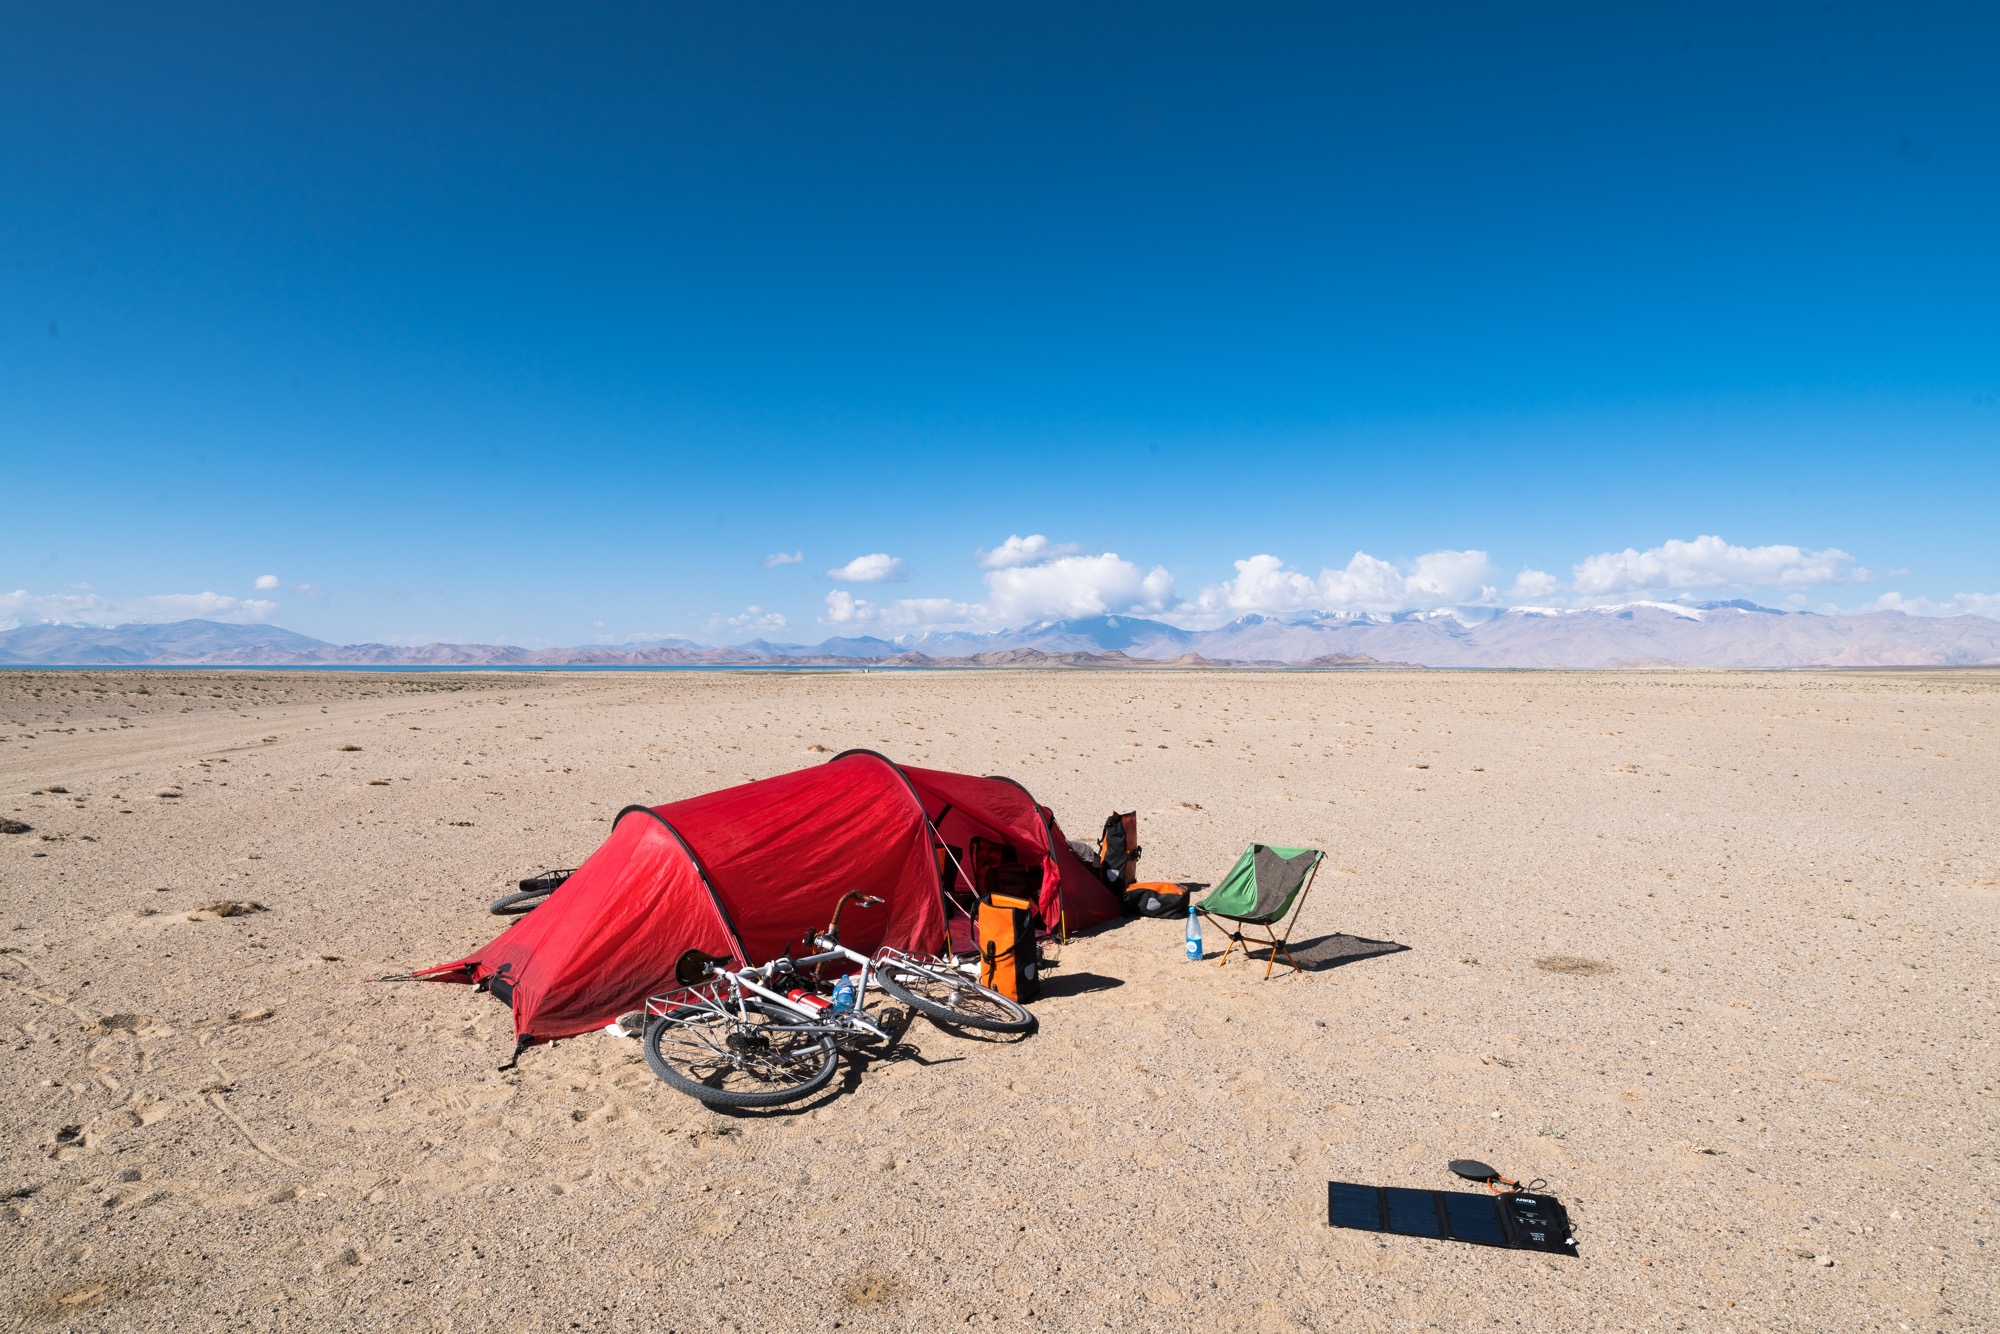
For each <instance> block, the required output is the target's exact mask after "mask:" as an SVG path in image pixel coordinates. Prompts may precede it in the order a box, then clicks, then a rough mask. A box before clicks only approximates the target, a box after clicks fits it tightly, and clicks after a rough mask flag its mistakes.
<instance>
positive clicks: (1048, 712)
mask: <svg viewBox="0 0 2000 1334" xmlns="http://www.w3.org/2000/svg"><path fill="white" fill-rule="evenodd" d="M849 747H868V748H872V749H876V750H879V751H882V752H884V753H886V754H888V755H890V756H892V757H894V758H898V759H905V760H908V761H910V762H912V763H919V764H924V765H930V766H935V767H941V768H951V769H963V770H969V771H973V772H979V773H1004V774H1008V775H1011V776H1013V777H1015V778H1018V779H1020V780H1021V781H1022V782H1024V783H1025V784H1026V785H1027V786H1028V787H1029V788H1031V789H1032V790H1033V791H1034V792H1035V793H1036V795H1037V796H1038V797H1039V798H1040V799H1041V800H1042V801H1043V802H1045V803H1047V804H1048V805H1050V806H1051V807H1053V808H1054V810H1055V812H1056V815H1057V817H1058V819H1059V820H1061V821H1062V822H1063V825H1064V827H1065V830H1066V832H1067V833H1069V834H1070V835H1072V836H1080V837H1090V836H1092V835H1094V833H1095V830H1096V828H1097V826H1098V825H1099V824H1100V823H1101V821H1102V819H1103V817H1104V816H1105V815H1106V814H1108V813H1109V812H1111V811H1113V810H1137V811H1138V812H1139V818H1140V832H1141V841H1142V843H1143V846H1144V849H1145V858H1144V863H1143V870H1144V872H1145V874H1146V875H1147V877H1148V878H1160V879H1175V880H1213V879H1215V878H1216V877H1218V876H1219V875H1220V874H1221V873H1222V872H1223V871H1224V870H1226V869H1227V867H1228V866H1229V865H1230V863H1231V862H1232V861H1233V860H1234V858H1235V856H1236V854H1237V853H1238V852H1239V851H1240V850H1241V849H1242V847H1243V846H1244V845H1245V844H1246V843H1248V842H1250V841H1252V840H1261V841H1271V842H1278V843H1292V844H1307V845H1312V846H1316V847H1321V848H1324V849H1326V850H1327V852H1328V862H1327V866H1326V870H1325V873H1324V874H1323V875H1322V876H1321V878H1320V880H1319V881H1318V883H1317V884H1316V886H1315V888H1314V889H1313V891H1312V894H1311V897H1310V898H1309V900H1308V901H1307V903H1306V906H1305V909H1304V912H1303V916H1302V920H1301V921H1300V923H1299V925H1298V927H1297V930H1296V931H1295V934H1294V938H1295V940H1299V941H1306V942H1315V946H1314V949H1313V951H1312V958H1313V959H1314V961H1315V962H1314V963H1313V966H1312V967H1311V968H1310V969H1309V970H1308V971H1305V972H1303V973H1299V974H1294V975H1282V976H1279V977H1277V978H1274V979H1273V980H1271V981H1264V980H1262V973H1263V971H1264V968H1263V963H1262V962H1261V960H1260V961H1258V962H1256V963H1248V962H1244V961H1242V959H1241V957H1240V956H1239V957H1238V958H1237V959H1235V960H1232V961H1231V962H1230V963H1229V964H1228V965H1227V966H1226V967H1218V966H1216V964H1215V962H1214V959H1215V958H1216V956H1217V955H1218V954H1219V952H1220V949H1219V947H1220V944H1221V942H1220V941H1219V940H1218V939H1217V938H1216V936H1215V934H1214V932H1213V930H1212V929H1211V932H1210V935H1209V940H1208V944H1209V947H1210V951H1209V952H1210V959H1209V961H1208V962H1205V963H1203V964H1191V963H1188V962H1185V961H1184V960H1183V958H1182V947H1181V936H1182V923H1180V922H1179V921H1173V920H1167V921H1159V920H1138V921H1131V922H1126V923H1123V924H1119V925H1115V926H1112V927H1109V928H1106V929H1103V930H1100V931H1097V932H1095V933H1092V934H1089V935H1084V936H1079V937H1077V938H1074V939H1071V940H1070V941H1068V942H1067V943H1066V944H1064V945H1062V946H1061V948H1060V963H1059V966H1058V967H1057V968H1056V969H1055V970H1054V971H1053V972H1052V974H1051V988H1050V994H1049V995H1048V996H1046V997H1044V998H1043V999H1042V1000H1040V1001H1039V1002H1037V1004H1036V1005H1035V1010H1036V1013H1037V1016H1038V1018H1039V1021H1040V1027H1039V1030H1038V1031H1037V1032H1036V1033H1035V1034H1034V1035H1032V1036H1031V1037H1029V1038H1027V1039H1025V1040H1019V1041H976V1040H969V1039H967V1038H964V1037H961V1036H957V1035H954V1034H951V1033H948V1032H946V1031H944V1030H942V1029H938V1028H934V1027H931V1026H929V1025H927V1024H926V1023H925V1022H924V1021H923V1020H918V1021H917V1022H916V1023H915V1024H914V1025H913V1026H912V1028H911V1029H910V1031H909V1034H908V1036H907V1039H906V1041H905V1043H904V1045H903V1046H902V1047H900V1048H899V1049H897V1050H896V1051H895V1052H893V1053H891V1054H889V1055H888V1056H885V1057H880V1058H876V1059H870V1060H867V1061H865V1062H864V1061H860V1060H851V1061H849V1062H848V1063H847V1064H846V1065H845V1066H844V1068H843V1070H842V1072H841V1074H840V1075H839V1076H838V1077H837V1078H836V1081H835V1083H834V1085H833V1086H832V1088H831V1089H830V1090H829V1091H828V1092H827V1093H826V1094H824V1095H822V1096H819V1097H816V1098H814V1099H812V1100H809V1101H807V1102H805V1103H802V1104H800V1105H799V1106H797V1107H794V1108H790V1109H783V1110H780V1111H777V1112H770V1113H749V1114H741V1115H730V1116H725V1115H719V1114H717V1113H714V1112H711V1111H708V1110H706V1109H704V1108H703V1107H702V1106H700V1105H699V1104H697V1103H695V1102H693V1101H691V1100H689V1099H687V1098H685V1097H683V1096H681V1095H679V1094H677V1093H675V1092H673V1091H672V1090H670V1089H668V1088H667V1087H666V1086H665V1085H663V1084H661V1083H660V1082H659V1081H657V1080H656V1079H655V1078H654V1077H653V1076H652V1074H651V1073H650V1072H649V1070H648V1069H647V1067H646V1065H645V1064H644V1062H643V1060H642V1059H641V1056H640V1053H639V1051H638V1048H637V1044H635V1043H633V1042H630V1041H628V1040H623V1039H620V1038H617V1037H613V1036H609V1035H591V1036H586V1037H582V1038H577V1039H574V1040H571V1041H566V1042H561V1043H557V1044H553V1045H551V1046H545V1047H539V1048H535V1049H533V1050H531V1051H529V1052H528V1053H527V1054H526V1055H525V1056H524V1057H523V1058H522V1060H521V1062H520V1064H519V1066H518V1068H515V1069H511V1070H504V1071H503V1070H501V1069H499V1068H498V1067H500V1066H501V1065H502V1064H503V1062H505V1061H506V1059H507V1057H508V1055H509V1054H510V1051H511V1047H512V1040H511V1039H512V1029H511V1025H510V1016H509V1014H508V1012H507V1010H506V1009H505V1008H504V1007H503V1006H502V1005H500V1004H499V1003H498V1002H496V1001H495V1000H494V999H493V998H491V997H490V996H486V995H482V994H477V993H475V992H474V991H472V990H471V989H469V988H466V987H463V986H454V985H446V984H438V983H415V982H395V981H382V980H378V979H381V978H383V977H384V976H385V975H388V974H399V973H403V972H407V971H408V970H410V969H413V968H418V967H422V966H425V965H430V964H435V963H440V962H444V961H447V960H450V959H454V958H457V957H459V956H461V955H463V954H465V953H466V952H467V951H468V950H470V949H471V948H472V947H474V946H476V945H478V944H480V943H482V942H484V941H485V940H487V939H488V938H490V937H491V936H492V935H493V934H495V933H496V931H497V930H498V929H500V928H501V926H502V925H503V923H502V922H501V921H500V920H499V919H496V918H494V917H491V916H489V915H488V914H487V912H486V903H487V901H488V900H489V899H492V898H493V897H495V896H496V895H498V894H500V893H502V892H504V891H505V890H506V889H507V888H509V886H510V884H511V882H512V881H513V880H514V879H515V878H517V877H519V876H522V875H526V874H529V873H531V872H534V871H538V870H540V869H543V868H545V867H553V866H569V865H574V864H576V862H577V861H579V860H580V859H582V858H583V857H585V856H587V855H588V854H589V853H590V852H591V851H592V849H593V848H594V847H596V845H597V844H598V843H599V841H600V840H601V839H602V838H603V836H604V834H605V832H606V830H607V828H608V827H609V820H610V818H611V816H612V815H613V814H614V813H615V812H616V811H618V810H619V809H620V808H621V807H623V806H625V805H627V804H630V803H633V802H646V803H649V804H657V803H660V802H664V801H669V800H673V799H676V798H680V797H684V796H689V795H692V794H695V793H697V792H702V791H706V790H709V789H711V788H715V787H719V786H724V785H728V784H733V783H738V782H742V781H745V780H748V779H753V778H759V777H764V776H767V775H770V774H773V773H777V772H782V771H785V770H788V769H792V768H796V767H799V766H802V765H809V764H814V763H819V762H823V761H824V760H825V759H826V758H827V757H828V755H829V754H831V753H834V752H837V751H839V750H842V749H845V748H849ZM1996 816H2000V673H1995V672H1990V671H1989V672H1950V671H1924V672H1889V671H1877V672H1843V673H1731V672H1659V673H1648V672H1623V673H1603V674H1582V673H1510V672H1484V673H1454V672H1397V671H1378V672H1317V673H1315V672H1291V673H1258V672H1175V671H1155V672H1145V673H1139V672H1061V671H1042V672H871V673H809V672H798V673H756V672H663V673H651V674H644V673H602V674H591V673H560V672H551V673H537V674H510V673H468V674H442V673H407V674H395V673H352V674H348V673H335V672H268V673H267V672H237V671H186V672H174V671H153V670H146V671H6V672H0V818H4V819H6V820H8V821H9V822H10V823H9V824H8V826H6V827H7V828H9V829H14V828H15V827H16V826H26V829H25V830H20V831H18V832H12V833H7V834H5V835H0V951H4V952H0V1033H4V1036H5V1040H6V1044H7V1045H6V1053H5V1059H4V1064H0V1328H7V1329H23V1330H37V1329H58V1328H72V1329H104V1330H124V1329H148V1330H150V1329H177V1330H209V1329H214V1330H222V1329H297V1330H308V1329H310V1330H332V1329H371V1330H372V1329H413V1330H485V1329H493V1328H499V1327H505V1328H509V1329H516V1330H567V1329H586V1330H591V1329H632V1330H682V1331H694V1330H716V1329H731V1330H826V1329H849V1330H876V1329H883V1330H903V1329H909V1330H917V1329H922V1330H934V1329H986V1328H1003V1329H1027V1328H1033V1329H1058V1330H1066V1329H1105V1328H1110V1329H1160V1330H1174V1329H1194V1328H1214V1329H1236V1328H1242V1329H1258V1330H1291V1329H1301V1330H1401V1329H1487V1328H1500V1329H1529V1330H1612V1329H1677V1330H1682V1329H1684V1330H1746V1331H1748V1330H1793V1329H1796V1330H1848V1329H1854V1330H1877V1329H1879V1330H1924V1331H1932V1330H1972V1329H1991V1328H1994V1327H1995V1325H1996V1321H1997V1320H2000V1317H1996V1315H1995V1313H1996V1312H2000V1280H1996V1277H1995V1260H1996V1258H2000V1244H1996V1227H1995V1224H1996V1221H2000V1163H1996V1153H2000V1150H1996V1147H1995V1146H1996V1145H2000V1126H1996V1122H2000V1059H1996V1049H1997V1047H2000V1044H1996V1002H2000V820H1996ZM1463 1156H1472V1157H1477V1158H1481V1159H1484V1160H1486V1161H1488V1162H1490V1163H1492V1164H1494V1165H1495V1166H1497V1167H1498V1168H1500V1169H1501V1170H1502V1171H1503V1172H1505V1173H1507V1174H1508V1175H1510V1176H1513V1177H1517V1178H1520V1179H1522V1180H1530V1179H1539V1180H1542V1181H1544V1182H1546V1189H1547V1190H1549V1191H1551V1192H1553V1193H1554V1194H1556V1195H1557V1196H1558V1197H1559V1198H1560V1199H1562V1200H1563V1201H1564V1202H1565V1203H1566V1204H1567V1206H1568V1207H1569V1209H1570V1211H1571V1215H1572V1217H1573V1219H1574V1221H1575V1224H1576V1236H1577V1241H1578V1251H1579V1254H1578V1255H1577V1256H1576V1257H1574V1258H1567V1257H1553V1256H1544V1255H1538V1254H1533V1253H1527V1252H1511V1251H1501V1250H1488V1249H1481V1248H1476V1247H1471V1246H1464V1245H1457V1244H1452V1243H1446V1242H1437V1241H1425V1240H1415V1239H1409V1238H1401V1237H1385V1236H1376V1235H1370V1234H1365V1233H1358V1232H1351V1231H1337V1230H1334V1229H1331V1228H1329V1227H1328V1226H1327V1222H1326V1185H1327V1183H1328V1182H1329V1181H1330V1180H1345V1181H1358V1182H1368V1183H1375V1184H1382V1185H1404V1186H1422V1187H1428V1188H1439V1189H1450V1188H1454V1187H1456V1186H1459V1185H1461V1184H1462V1183H1458V1182H1456V1181H1455V1180H1454V1179H1453V1178H1451V1177H1450V1176H1449V1175H1448V1174H1447V1173H1446V1171H1445V1163H1446V1161H1447V1160H1448V1159H1451V1158H1455V1157H1463Z"/></svg>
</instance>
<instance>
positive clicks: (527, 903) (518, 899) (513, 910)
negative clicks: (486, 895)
mask: <svg viewBox="0 0 2000 1334" xmlns="http://www.w3.org/2000/svg"><path fill="white" fill-rule="evenodd" d="M553 892H554V891H552V890H547V889H529V890H523V891H522V892H521V893H519V894H507V895H504V896H502V897H500V898H497V899H495V900H493V902H491V903H489V904H487V905H486V911H487V912H490V913H492V914H493V915H494V916H495V917H519V916H520V915H521V914H522V913H529V912H533V911H534V910H535V909H537V908H539V907H541V906H542V904H544V903H545V902H547V901H548V897H549V895H550V894H551V893H553Z"/></svg>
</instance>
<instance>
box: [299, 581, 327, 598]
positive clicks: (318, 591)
mask: <svg viewBox="0 0 2000 1334" xmlns="http://www.w3.org/2000/svg"><path fill="white" fill-rule="evenodd" d="M292 591H293V592H294V593H297V594H299V595H300V596H302V597H309V598H314V599H324V598H325V597H326V590H325V589H324V588H321V587H320V586H319V585H318V584H296V585H294V586H293V588H292Z"/></svg>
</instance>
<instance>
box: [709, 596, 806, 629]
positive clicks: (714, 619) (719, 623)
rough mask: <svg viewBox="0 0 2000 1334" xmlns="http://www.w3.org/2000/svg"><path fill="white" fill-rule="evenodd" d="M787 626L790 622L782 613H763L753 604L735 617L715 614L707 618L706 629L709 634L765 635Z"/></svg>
mask: <svg viewBox="0 0 2000 1334" xmlns="http://www.w3.org/2000/svg"><path fill="white" fill-rule="evenodd" d="M788 624H790V622H788V621H787V620H786V619H785V614H784V613H783V612H780V611H765V610H764V609H763V608H762V607H760V606H758V605H757V604H756V603H754V602H753V603H751V604H750V605H749V606H747V607H745V608H744V609H743V610H742V611H741V612H740V613H738V614H737V615H735V616H723V615H720V614H717V615H714V616H711V617H709V618H708V627H707V628H708V632H709V633H710V634H720V633H722V632H723V631H729V632H731V633H733V634H739V635H740V634H749V635H767V634H772V633H774V632H776V631H779V630H782V629H784V628H785V627H786V626H787V625H788Z"/></svg>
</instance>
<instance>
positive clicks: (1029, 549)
mask: <svg viewBox="0 0 2000 1334" xmlns="http://www.w3.org/2000/svg"><path fill="white" fill-rule="evenodd" d="M1080 550H1082V548H1080V547H1078V546H1077V545H1076V544H1075V543H1074V542H1061V543H1057V542H1051V541H1049V539H1048V538H1046V537H1043V536H1042V535H1041V534H1040V533H1034V534H1031V535H1030V536H1028V537H1009V538H1008V539H1007V540H1006V541H1005V542H1002V543H1001V544H1000V545H999V546H997V547H994V548H993V549H992V550H991V551H984V550H982V551H981V552H980V553H979V567H980V568H981V569H983V570H1010V569H1013V568H1014V567H1015V566H1017V565H1039V564H1041V563H1042V562H1043V561H1046V560H1055V559H1057V558H1058V557H1062V556H1074V555H1075V554H1076V553H1077V552H1078V551H1080Z"/></svg>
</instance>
